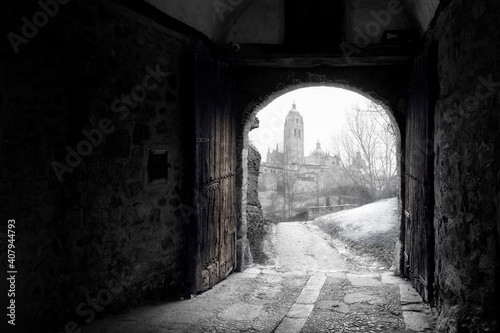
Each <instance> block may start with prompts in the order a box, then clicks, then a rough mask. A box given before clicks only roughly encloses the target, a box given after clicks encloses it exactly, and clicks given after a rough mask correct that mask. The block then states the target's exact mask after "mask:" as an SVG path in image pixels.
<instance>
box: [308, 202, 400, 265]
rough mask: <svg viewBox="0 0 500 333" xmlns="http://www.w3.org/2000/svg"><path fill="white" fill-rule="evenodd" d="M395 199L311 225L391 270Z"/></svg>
mask: <svg viewBox="0 0 500 333" xmlns="http://www.w3.org/2000/svg"><path fill="white" fill-rule="evenodd" d="M397 205H398V203H397V199H396V198H391V199H385V200H380V201H377V202H374V203H371V204H368V205H364V206H361V207H357V208H353V209H350V210H344V211H341V212H337V213H333V214H328V215H324V216H321V217H318V218H316V219H315V220H314V221H313V222H312V223H313V224H315V225H317V226H318V227H320V228H321V229H322V230H323V231H325V232H326V233H328V234H330V235H331V236H332V237H333V238H337V239H340V240H342V241H343V242H345V243H347V245H348V246H349V247H350V248H351V249H352V250H353V251H354V252H356V253H357V254H359V255H369V256H372V257H374V258H375V259H377V260H378V261H380V262H382V263H384V264H385V265H387V267H390V266H391V265H392V260H393V256H394V249H395V246H396V240H397V233H398V226H397Z"/></svg>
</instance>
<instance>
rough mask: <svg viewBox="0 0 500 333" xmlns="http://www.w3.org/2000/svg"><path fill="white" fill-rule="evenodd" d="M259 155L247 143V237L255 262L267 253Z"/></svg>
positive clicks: (258, 261)
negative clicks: (260, 188) (260, 190)
mask: <svg viewBox="0 0 500 333" xmlns="http://www.w3.org/2000/svg"><path fill="white" fill-rule="evenodd" d="M260 161H261V156H260V154H259V151H258V150H257V149H256V148H255V147H254V146H252V145H251V144H249V145H248V188H247V207H246V211H247V228H248V229H247V237H248V242H249V244H250V251H251V252H252V259H253V261H254V262H256V263H260V264H263V263H265V262H266V260H267V259H268V258H267V255H266V254H265V253H264V252H263V241H264V238H265V237H266V235H267V228H266V227H265V225H266V222H265V221H264V217H263V215H262V209H261V206H260V202H259V192H258V180H259V170H260Z"/></svg>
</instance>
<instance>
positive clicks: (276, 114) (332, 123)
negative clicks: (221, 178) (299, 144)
mask: <svg viewBox="0 0 500 333" xmlns="http://www.w3.org/2000/svg"><path fill="white" fill-rule="evenodd" d="M294 100H295V102H296V104H297V110H298V111H299V112H300V114H301V115H302V118H303V119H304V135H305V137H304V155H305V156H308V155H309V154H310V153H311V152H312V151H313V150H314V149H315V148H316V142H317V141H318V139H319V141H320V142H321V148H322V149H323V150H324V151H327V150H331V136H332V135H333V134H336V133H337V132H338V131H339V129H340V128H341V127H342V125H343V123H344V119H345V110H350V109H351V106H352V105H356V104H359V106H360V107H364V106H365V105H367V104H369V100H368V99H367V98H366V97H364V96H362V95H360V94H358V93H355V92H352V91H349V90H345V89H340V88H333V87H311V88H301V89H297V90H294V91H291V92H289V93H286V94H284V95H282V96H280V97H278V98H277V99H275V100H274V101H272V102H271V103H270V104H269V105H268V106H266V107H265V108H264V109H262V110H261V111H259V113H258V114H257V118H259V122H260V124H259V128H257V129H254V130H252V131H251V132H250V133H249V138H250V142H251V143H252V144H253V145H254V146H255V147H256V148H257V149H258V150H259V152H260V154H261V156H262V161H263V162H266V156H267V148H268V147H270V148H271V151H272V149H273V148H276V143H278V142H279V144H280V149H282V146H283V130H284V128H283V127H284V123H285V118H286V116H287V114H288V112H289V111H290V110H291V109H292V104H293V101H294Z"/></svg>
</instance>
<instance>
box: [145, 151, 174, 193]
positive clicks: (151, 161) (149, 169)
mask: <svg viewBox="0 0 500 333" xmlns="http://www.w3.org/2000/svg"><path fill="white" fill-rule="evenodd" d="M146 152H147V154H146V155H147V156H146V161H145V162H146V172H145V175H144V176H145V177H144V178H145V179H144V185H145V187H146V189H157V188H162V187H165V186H168V185H169V184H170V167H171V165H170V163H169V155H168V151H167V149H166V148H165V147H149V148H148V149H147V150H146Z"/></svg>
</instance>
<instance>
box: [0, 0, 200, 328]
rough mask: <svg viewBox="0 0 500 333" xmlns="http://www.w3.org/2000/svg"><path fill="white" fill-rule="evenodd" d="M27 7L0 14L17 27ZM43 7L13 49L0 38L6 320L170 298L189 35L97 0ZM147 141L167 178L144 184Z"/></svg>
mask: <svg viewBox="0 0 500 333" xmlns="http://www.w3.org/2000/svg"><path fill="white" fill-rule="evenodd" d="M39 10H41V9H40V8H39V7H38V5H33V7H29V6H25V7H23V8H21V7H19V8H17V9H14V8H11V9H10V11H11V12H8V13H4V14H5V15H4V16H6V17H9V21H8V24H10V27H9V29H10V30H11V31H13V32H14V33H17V34H21V33H22V25H23V21H21V18H22V17H23V16H26V17H28V18H31V17H32V13H35V12H36V11H39ZM49 19H50V22H49V23H48V24H46V25H45V26H43V27H40V28H39V29H38V30H39V31H38V33H37V34H36V36H34V37H33V38H30V39H29V40H28V42H27V43H22V44H19V45H18V50H17V51H18V53H15V52H14V48H13V47H12V46H11V45H8V46H7V47H5V48H4V47H2V53H4V55H5V58H6V61H3V62H2V64H1V65H0V67H1V69H0V72H1V73H2V75H1V77H0V80H1V84H0V91H2V95H1V96H2V97H1V98H0V107H1V111H2V112H1V117H2V119H1V121H0V127H1V128H0V143H1V146H0V151H1V156H2V161H1V185H0V187H1V192H0V202H1V210H0V211H1V214H0V215H1V219H2V221H6V220H7V219H15V220H16V253H17V257H16V268H17V269H18V271H19V272H20V273H19V275H18V276H17V281H16V287H17V294H16V301H17V318H16V323H17V325H16V326H17V327H18V329H19V330H20V331H28V330H29V329H28V327H30V328H33V327H36V328H37V329H38V330H51V329H54V330H55V329H57V328H64V326H65V323H67V322H68V324H67V325H69V327H70V330H73V329H75V327H77V326H80V325H83V324H85V323H89V322H91V321H93V320H95V318H96V317H99V316H102V315H103V314H109V313H116V312H121V311H123V310H124V309H126V308H129V307H133V306H137V305H138V304H140V303H141V302H142V300H143V299H152V298H153V299H154V298H158V297H161V298H168V297H178V296H179V295H180V294H182V293H183V290H184V286H183V280H184V275H185V271H186V267H185V263H186V258H185V256H186V253H187V251H186V247H187V244H186V242H185V236H184V235H185V231H186V230H185V229H186V228H185V225H186V222H187V221H186V219H185V218H183V217H185V216H186V214H185V212H186V210H187V208H188V207H189V203H186V202H185V200H184V199H183V197H184V194H185V193H187V192H189V191H190V189H189V187H188V186H187V185H186V184H187V182H188V180H187V179H188V178H192V177H189V176H190V174H189V173H188V172H187V170H186V168H185V166H186V165H189V161H188V158H189V156H188V154H189V152H186V151H185V149H184V145H185V139H184V134H183V128H185V123H186V122H187V121H190V120H189V119H185V117H184V116H183V114H186V112H185V109H186V108H187V107H188V106H187V104H188V102H186V103H184V101H183V100H182V90H183V89H182V88H183V87H182V80H181V77H182V69H183V67H184V66H185V65H186V64H185V63H184V59H185V57H184V53H185V51H186V45H188V43H189V41H188V40H187V39H186V38H183V37H181V36H180V35H178V34H176V33H174V32H172V31H169V30H167V29H165V28H163V27H162V26H160V25H158V24H156V23H154V22H153V21H151V20H148V19H145V18H142V17H141V16H140V15H137V14H135V13H132V12H130V11H128V10H126V9H124V8H122V7H119V6H118V5H113V4H108V5H103V4H102V3H101V2H98V3H97V2H92V1H90V2H89V1H77V0H74V1H71V2H70V3H68V4H66V5H61V6H59V12H58V14H57V15H55V16H54V17H53V18H52V17H51V18H49ZM115 101H118V102H115ZM151 147H162V148H164V149H166V150H167V151H168V164H169V165H168V172H169V175H168V177H169V184H168V185H167V186H159V187H155V186H148V185H147V184H146V183H145V182H147V180H146V179H145V176H144V173H145V165H146V161H147V151H148V149H149V148H151ZM54 162H57V163H54ZM4 230H6V229H4ZM4 230H2V231H1V232H2V233H4V232H5V231H4ZM2 236H3V237H5V235H4V234H2ZM1 251H2V258H4V253H3V252H4V251H5V247H2V249H1ZM2 304H3V303H2ZM71 321H73V322H74V324H73V323H71ZM31 326H33V327H31ZM23 329H24V330H23ZM29 331H31V330H29Z"/></svg>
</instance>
